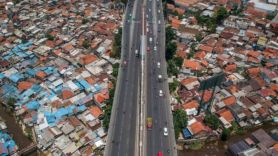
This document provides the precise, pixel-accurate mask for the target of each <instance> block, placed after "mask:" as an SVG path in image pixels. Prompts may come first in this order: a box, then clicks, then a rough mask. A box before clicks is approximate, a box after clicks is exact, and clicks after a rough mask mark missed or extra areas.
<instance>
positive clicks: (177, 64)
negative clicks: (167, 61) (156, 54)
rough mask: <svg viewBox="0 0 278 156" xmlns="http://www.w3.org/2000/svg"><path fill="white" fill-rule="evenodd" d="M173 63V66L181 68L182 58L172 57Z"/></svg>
mask: <svg viewBox="0 0 278 156" xmlns="http://www.w3.org/2000/svg"><path fill="white" fill-rule="evenodd" d="M173 61H174V62H175V65H176V66H177V67H179V68H181V67H182V64H183V58H181V57H174V58H173Z"/></svg>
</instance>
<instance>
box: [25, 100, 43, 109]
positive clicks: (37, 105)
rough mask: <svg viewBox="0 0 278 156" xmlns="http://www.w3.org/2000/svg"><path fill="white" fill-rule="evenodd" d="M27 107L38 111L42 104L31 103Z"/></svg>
mask: <svg viewBox="0 0 278 156" xmlns="http://www.w3.org/2000/svg"><path fill="white" fill-rule="evenodd" d="M26 107H27V109H30V110H37V109H39V107H40V104H39V103H38V101H31V102H28V103H27V104H26Z"/></svg>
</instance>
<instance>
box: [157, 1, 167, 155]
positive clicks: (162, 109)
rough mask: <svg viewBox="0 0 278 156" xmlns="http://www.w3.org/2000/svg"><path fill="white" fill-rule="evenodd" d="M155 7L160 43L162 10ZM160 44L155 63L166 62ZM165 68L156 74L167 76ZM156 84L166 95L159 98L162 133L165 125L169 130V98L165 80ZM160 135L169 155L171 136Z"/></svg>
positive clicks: (164, 150) (162, 144)
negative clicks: (167, 107)
mask: <svg viewBox="0 0 278 156" xmlns="http://www.w3.org/2000/svg"><path fill="white" fill-rule="evenodd" d="M153 8H154V9H153V10H155V11H154V16H153V17H154V18H155V19H154V21H155V23H156V24H154V25H153V27H154V28H153V29H154V35H155V39H157V42H158V43H160V42H161V41H160V39H161V38H160V37H159V36H160V33H159V32H157V31H158V28H157V27H159V25H160V24H159V23H161V22H157V20H160V19H157V16H158V14H160V13H161V11H160V9H157V8H156V4H155V2H154V3H153ZM156 10H158V11H156ZM160 45H161V44H159V45H158V49H159V50H158V52H159V53H154V55H155V56H154V57H155V58H156V60H154V63H156V62H161V64H162V63H163V62H164V60H163V59H162V58H161V57H160V56H161V53H163V51H161V46H163V45H161V46H160ZM163 69H165V66H161V68H160V69H158V70H157V73H156V75H159V74H161V75H163V78H166V77H167V74H163V72H162V71H163ZM154 84H155V85H156V86H157V88H160V89H161V90H163V92H164V96H163V97H162V98H160V99H159V103H160V105H159V108H160V109H159V114H161V120H160V122H159V124H160V127H162V133H163V128H164V127H166V128H167V129H168V130H169V122H168V120H167V119H168V116H167V113H166V112H165V107H166V105H167V100H166V98H167V89H166V88H165V87H164V85H163V84H165V82H158V81H154ZM158 137H159V136H158ZM160 137H161V140H163V141H162V142H161V144H160V146H161V147H163V153H164V155H168V154H169V153H171V151H170V145H171V142H170V141H169V137H171V136H169V135H168V136H164V134H162V135H160ZM168 152H169V153H168Z"/></svg>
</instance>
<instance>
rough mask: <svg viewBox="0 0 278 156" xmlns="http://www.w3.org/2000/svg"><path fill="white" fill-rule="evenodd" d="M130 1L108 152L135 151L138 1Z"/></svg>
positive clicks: (128, 155) (119, 155)
mask: <svg viewBox="0 0 278 156" xmlns="http://www.w3.org/2000/svg"><path fill="white" fill-rule="evenodd" d="M141 1H142V0H134V1H129V3H128V5H127V8H126V12H125V17H124V21H123V32H122V49H121V50H122V52H121V67H120V70H119V75H118V78H117V85H116V91H115V96H114V102H113V108H112V114H111V120H110V125H109V130H108V140H107V143H106V148H105V155H107V156H133V155H136V153H138V150H139V149H138V148H139V147H138V145H137V142H138V139H139V138H138V137H139V136H138V135H137V134H138V133H139V132H138V131H139V128H138V126H139V123H138V122H139V121H138V118H137V117H138V116H139V115H138V114H139V113H138V112H139V103H140V82H141V79H140V67H141V62H140V59H139V58H137V57H136V56H135V50H140V36H141V27H142V26H141V24H140V23H141V11H142V10H141V8H142V7H141V5H142V3H141Z"/></svg>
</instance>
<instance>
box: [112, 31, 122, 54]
mask: <svg viewBox="0 0 278 156" xmlns="http://www.w3.org/2000/svg"><path fill="white" fill-rule="evenodd" d="M121 44H122V28H119V29H118V33H117V34H115V36H114V41H113V45H112V53H111V57H114V58H120V57H121Z"/></svg>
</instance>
